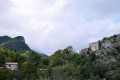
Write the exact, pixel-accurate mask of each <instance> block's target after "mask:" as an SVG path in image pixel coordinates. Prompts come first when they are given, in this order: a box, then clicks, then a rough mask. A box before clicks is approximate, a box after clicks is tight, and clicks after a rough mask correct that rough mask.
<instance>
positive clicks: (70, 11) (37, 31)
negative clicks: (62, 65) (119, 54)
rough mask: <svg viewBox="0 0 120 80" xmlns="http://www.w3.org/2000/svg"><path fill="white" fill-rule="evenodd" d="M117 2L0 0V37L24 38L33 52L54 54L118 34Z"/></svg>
mask: <svg viewBox="0 0 120 80" xmlns="http://www.w3.org/2000/svg"><path fill="white" fill-rule="evenodd" d="M119 8H120V0H0V36H4V35H8V36H11V37H16V36H19V35H21V36H24V37H25V40H26V43H27V44H28V45H29V46H30V48H31V49H32V50H35V51H37V52H42V53H46V54H47V55H51V54H53V53H54V52H55V51H56V50H58V49H64V48H66V47H67V46H70V45H71V46H73V48H74V50H75V51H80V50H81V49H83V48H86V47H87V46H88V43H91V42H95V41H98V40H101V39H102V38H103V37H108V36H111V35H113V34H119V33H120V9H119Z"/></svg>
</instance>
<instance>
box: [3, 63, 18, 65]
mask: <svg viewBox="0 0 120 80" xmlns="http://www.w3.org/2000/svg"><path fill="white" fill-rule="evenodd" d="M5 64H6V65H7V64H11V65H12V64H13V65H17V64H18V63H15V62H6V63H5Z"/></svg>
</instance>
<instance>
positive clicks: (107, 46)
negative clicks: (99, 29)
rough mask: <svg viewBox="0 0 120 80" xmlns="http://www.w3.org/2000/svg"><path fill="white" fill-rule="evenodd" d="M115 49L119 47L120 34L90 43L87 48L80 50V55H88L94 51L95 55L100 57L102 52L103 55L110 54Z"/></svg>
mask: <svg viewBox="0 0 120 80" xmlns="http://www.w3.org/2000/svg"><path fill="white" fill-rule="evenodd" d="M96 43H97V45H96ZM96 47H97V49H96ZM115 47H120V34H118V35H113V36H111V37H105V38H104V39H103V40H100V41H98V42H94V43H90V44H89V47H88V48H86V49H83V50H81V51H80V53H83V54H88V52H89V53H90V52H91V51H95V52H96V55H101V53H102V52H104V54H106V51H109V52H111V51H112V50H113V49H114V48H115ZM101 51H102V52H101Z"/></svg>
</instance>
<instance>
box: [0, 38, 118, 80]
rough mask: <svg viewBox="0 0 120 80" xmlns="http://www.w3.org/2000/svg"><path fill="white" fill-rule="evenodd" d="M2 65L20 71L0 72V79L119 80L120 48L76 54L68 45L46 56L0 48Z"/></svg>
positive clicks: (0, 63)
mask: <svg viewBox="0 0 120 80" xmlns="http://www.w3.org/2000/svg"><path fill="white" fill-rule="evenodd" d="M105 40H109V41H112V43H115V42H116V40H114V41H113V39H112V38H109V39H108V38H107V39H105ZM103 42H105V41H103ZM5 62H18V64H19V65H18V66H19V70H14V71H12V70H8V69H6V68H4V69H1V70H0V80H120V46H119V45H114V46H113V47H112V48H108V49H102V48H101V49H100V50H97V51H91V50H90V49H88V50H87V51H86V53H84V52H83V53H77V52H75V51H74V49H73V47H72V46H68V47H67V48H65V49H63V50H58V51H56V52H55V53H54V54H53V55H51V56H49V57H47V56H42V55H40V54H38V53H36V52H29V53H24V54H18V53H15V52H14V51H8V50H6V49H4V48H2V47H1V48H0V66H3V67H4V66H5V65H4V64H5ZM1 75H3V76H1Z"/></svg>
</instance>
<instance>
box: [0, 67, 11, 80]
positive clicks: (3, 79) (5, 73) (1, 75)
mask: <svg viewBox="0 0 120 80" xmlns="http://www.w3.org/2000/svg"><path fill="white" fill-rule="evenodd" d="M10 75H11V74H10V71H9V70H8V69H1V70H0V80H10Z"/></svg>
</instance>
